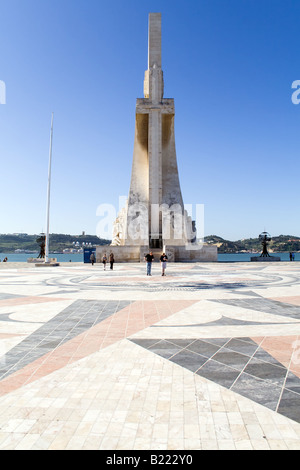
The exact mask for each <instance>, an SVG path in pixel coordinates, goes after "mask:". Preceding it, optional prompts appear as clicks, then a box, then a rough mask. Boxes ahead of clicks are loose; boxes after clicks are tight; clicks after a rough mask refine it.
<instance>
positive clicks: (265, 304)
mask: <svg viewBox="0 0 300 470" xmlns="http://www.w3.org/2000/svg"><path fill="white" fill-rule="evenodd" d="M209 300H210V301H211V302H217V303H221V304H224V305H231V306H233V307H240V308H246V309H249V310H255V311H258V312H264V313H270V314H272V315H281V316H283V317H287V318H294V319H297V320H300V307H299V306H297V305H290V304H286V303H283V302H279V301H277V300H270V299H265V298H263V297H260V298H258V299H257V298H253V299H252V298H251V299H229V300H226V299H209Z"/></svg>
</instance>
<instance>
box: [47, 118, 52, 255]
mask: <svg viewBox="0 0 300 470" xmlns="http://www.w3.org/2000/svg"><path fill="white" fill-rule="evenodd" d="M52 140H53V113H52V118H51V132H50V149H49V168H48V192H47V231H46V248H45V263H48V262H49V220H50V184H51V160H52Z"/></svg>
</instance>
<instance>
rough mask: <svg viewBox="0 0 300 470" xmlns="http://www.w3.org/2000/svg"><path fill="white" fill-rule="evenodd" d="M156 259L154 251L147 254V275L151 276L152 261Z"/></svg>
mask: <svg viewBox="0 0 300 470" xmlns="http://www.w3.org/2000/svg"><path fill="white" fill-rule="evenodd" d="M153 260H154V256H153V253H152V251H150V253H148V254H147V255H146V256H145V261H146V262H147V276H151V268H152V261H153Z"/></svg>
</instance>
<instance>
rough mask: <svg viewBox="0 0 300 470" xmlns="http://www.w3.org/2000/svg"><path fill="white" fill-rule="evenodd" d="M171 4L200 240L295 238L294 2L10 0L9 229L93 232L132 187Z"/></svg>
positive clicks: (6, 71) (3, 66)
mask: <svg viewBox="0 0 300 470" xmlns="http://www.w3.org/2000/svg"><path fill="white" fill-rule="evenodd" d="M150 12H161V13H162V68H163V71H164V81H165V93H164V96H165V97H167V98H174V99H175V110H176V116H175V138H176V149H177V160H178V166H179V172H180V182H181V189H182V193H183V198H184V201H185V203H187V204H193V205H196V204H204V206H205V227H204V231H205V235H210V234H216V235H220V236H222V237H224V238H227V239H231V240H237V239H239V238H248V237H257V236H258V235H259V233H260V232H262V231H264V230H267V231H268V232H270V234H271V235H273V236H275V235H279V234H290V235H296V236H300V219H299V216H298V212H299V202H300V196H299V178H300V174H299V173H300V172H299V169H300V163H299V137H298V136H299V132H300V105H298V106H297V105H295V104H293V103H292V100H291V96H292V92H293V90H292V88H291V85H292V83H293V81H294V80H299V79H300V68H299V59H298V57H299V39H300V33H299V15H300V2H299V1H298V0H197V1H195V0H185V1H179V0H161V1H151V0H148V1H146V0H126V1H125V0H115V1H114V2H108V1H102V0H51V1H49V0H2V1H1V3H0V18H1V28H0V59H1V60H0V80H1V81H2V82H4V83H5V85H6V104H0V158H1V184H0V208H1V221H0V233H13V232H26V233H30V234H33V233H40V232H41V231H43V230H45V229H46V223H45V221H46V193H47V172H48V153H49V137H50V122H51V113H52V111H53V112H54V139H53V159H52V185H51V213H50V232H52V233H58V232H61V233H71V234H80V233H81V232H82V231H85V232H86V233H89V234H95V233H96V229H97V224H98V222H99V220H100V219H99V216H98V217H97V215H96V211H97V207H98V206H99V205H101V204H112V205H114V206H115V207H116V208H117V207H118V200H119V196H126V195H127V194H128V190H129V185H130V176H131V164H132V153H133V140H134V124H135V102H136V98H140V97H142V96H143V80H144V72H145V70H146V69H147V50H148V44H147V42H148V14H149V13H150Z"/></svg>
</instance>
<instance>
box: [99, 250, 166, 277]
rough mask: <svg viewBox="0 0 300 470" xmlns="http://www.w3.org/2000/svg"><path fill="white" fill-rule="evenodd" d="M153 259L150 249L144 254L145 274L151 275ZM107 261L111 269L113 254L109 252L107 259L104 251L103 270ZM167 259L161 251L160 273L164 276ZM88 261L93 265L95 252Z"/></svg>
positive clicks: (113, 259) (112, 266)
mask: <svg viewBox="0 0 300 470" xmlns="http://www.w3.org/2000/svg"><path fill="white" fill-rule="evenodd" d="M153 260H154V256H153V252H152V251H150V253H148V254H147V255H146V256H145V261H146V263H147V276H151V268H152V262H153ZM107 261H109V264H110V269H113V268H114V262H115V258H114V254H113V253H110V255H109V258H108V259H107V256H106V253H105V254H104V255H103V257H102V264H103V268H104V271H105V270H106V263H107ZM167 261H168V257H167V255H166V253H163V254H162V255H161V257H160V264H161V275H162V276H165V275H166V268H167ZM90 262H91V263H92V265H94V263H95V262H96V257H95V253H92V254H91V256H90Z"/></svg>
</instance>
